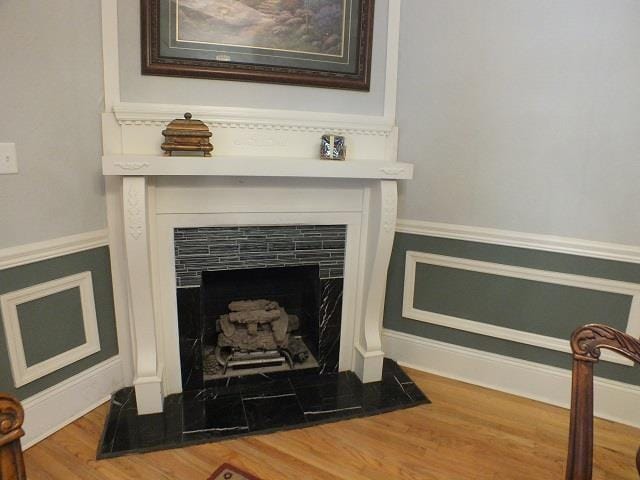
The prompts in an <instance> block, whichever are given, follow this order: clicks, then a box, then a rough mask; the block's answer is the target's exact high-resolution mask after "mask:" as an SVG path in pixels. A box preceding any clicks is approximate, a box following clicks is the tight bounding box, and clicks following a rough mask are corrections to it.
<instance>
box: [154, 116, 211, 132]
mask: <svg viewBox="0 0 640 480" xmlns="http://www.w3.org/2000/svg"><path fill="white" fill-rule="evenodd" d="M162 134H163V135H164V136H165V137H169V136H182V135H186V136H190V137H207V138H208V137H211V135H212V134H211V132H210V131H209V127H207V125H206V124H205V123H204V122H203V121H202V120H192V119H191V114H190V113H188V112H187V113H185V114H184V120H183V119H182V118H177V119H175V120H173V121H172V122H171V123H170V124H169V125H167V128H166V130H163V131H162Z"/></svg>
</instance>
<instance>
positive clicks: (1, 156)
mask: <svg viewBox="0 0 640 480" xmlns="http://www.w3.org/2000/svg"><path fill="white" fill-rule="evenodd" d="M8 173H18V156H17V154H16V144H15V143H0V175H6V174H8Z"/></svg>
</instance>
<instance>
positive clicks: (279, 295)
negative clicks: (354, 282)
mask: <svg viewBox="0 0 640 480" xmlns="http://www.w3.org/2000/svg"><path fill="white" fill-rule="evenodd" d="M318 272H319V265H317V264H316V265H305V266H293V267H275V268H257V269H241V270H235V269H230V270H225V271H205V272H202V273H201V279H202V280H201V281H202V286H201V287H194V288H177V289H176V298H177V305H178V333H179V339H180V366H181V374H182V389H183V390H185V391H187V390H197V389H201V388H205V387H207V386H209V385H210V383H211V381H210V380H209V381H205V378H204V375H203V347H204V345H213V344H215V336H216V333H215V331H214V328H215V323H214V322H213V321H212V319H213V318H217V317H218V316H219V315H220V314H222V313H226V306H227V305H228V303H229V302H230V301H233V300H241V299H245V298H262V297H264V298H269V299H271V300H277V301H279V302H280V304H281V305H283V306H284V307H285V308H286V309H287V312H289V313H293V314H297V315H298V317H299V318H300V319H301V332H298V333H302V334H303V337H304V339H305V343H307V346H308V347H310V348H311V351H312V352H313V354H314V355H315V357H316V359H317V360H318V364H319V367H318V369H317V371H318V372H319V373H323V374H324V373H335V372H337V371H338V362H339V358H340V326H341V322H342V295H343V290H344V280H343V279H342V278H325V279H322V278H319V274H318Z"/></svg>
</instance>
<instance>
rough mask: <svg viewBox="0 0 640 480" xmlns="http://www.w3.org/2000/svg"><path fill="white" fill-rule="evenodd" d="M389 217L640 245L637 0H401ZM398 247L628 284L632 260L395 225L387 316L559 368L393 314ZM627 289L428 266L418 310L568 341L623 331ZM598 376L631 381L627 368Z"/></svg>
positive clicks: (551, 359) (541, 351)
mask: <svg viewBox="0 0 640 480" xmlns="http://www.w3.org/2000/svg"><path fill="white" fill-rule="evenodd" d="M401 22H402V26H401V31H400V35H401V40H400V43H401V45H400V67H399V89H398V123H399V127H400V148H399V158H400V160H401V161H405V162H411V163H414V164H415V165H416V177H415V179H414V180H412V181H409V182H406V184H404V185H403V186H402V190H401V194H400V212H399V217H400V218H405V219H411V220H423V221H431V222H443V223H451V224H459V225H464V226H480V227H490V228H497V229H505V230H514V231H519V232H528V233H539V234H552V235H559V236H567V237H577V238H581V239H585V240H596V241H607V242H617V243H623V244H631V245H640V208H638V205H640V188H639V185H640V161H639V160H640V88H638V85H640V55H639V54H638V52H639V51H640V29H638V25H639V23H640V2H637V1H635V0H617V1H609V0H563V1H556V0H520V1H513V0H483V1H477V0H455V1H443V0H420V1H418V0H405V1H404V2H403V11H402V20H401ZM407 250H414V251H418V252H427V253H435V254H440V255H446V256H450V257H454V258H468V259H475V260H481V261H488V262H495V263H500V264H506V265H515V266H522V267H528V268H536V269H541V270H550V271H556V272H565V273H573V274H579V275H584V276H588V277H601V278H608V279H614V280H622V281H626V282H633V283H640V265H637V264H629V263H622V262H613V261H605V260H596V259H590V258H586V257H578V256H572V255H563V254H557V253H550V252H542V251H535V250H527V249H518V248H511V247H505V246H498V245H486V244H479V243H472V242H463V241H458V240H452V239H446V238H432V237H427V236H419V235H407V234H399V235H397V237H396V242H395V246H394V251H393V256H392V260H391V266H390V270H389V278H388V292H387V299H386V300H387V303H386V310H385V322H384V325H385V327H386V328H389V329H392V330H397V331H400V332H405V333H409V334H413V335H417V336H421V337H425V338H432V339H436V340H440V341H443V342H447V343H451V344H456V345H461V346H465V347H469V348H474V349H477V350H481V351H487V352H493V353H497V354H502V355H506V356H510V357H514V358H519V359H525V360H530V361H534V362H539V363H542V364H547V365H554V366H559V367H563V368H567V369H569V368H570V367H571V360H570V356H569V355H568V354H565V353H561V352H557V351H553V350H549V349H545V348H539V347H534V346H530V345H524V344H521V343H516V342H510V341H505V340H500V339H496V338H492V337H490V336H483V335H478V334H474V333H469V332H465V331H461V330H455V329H450V328H445V327H441V326H436V325H432V324H428V323H424V322H420V321H416V320H411V319H407V318H403V317H402V291H403V283H404V269H405V263H404V262H405V256H406V252H407ZM629 303H630V297H628V296H623V295H615V294H602V293H598V292H594V291H592V290H588V289H578V288H568V287H562V286H557V285H550V284H548V283H539V282H530V281H525V280H522V279H518V278H507V277H500V276H495V275H485V274H474V273H470V272H464V271H462V270H456V269H451V268H441V267H419V268H418V269H417V277H416V290H415V302H414V305H415V306H416V307H419V308H421V309H423V310H425V311H432V312H436V313H442V314H446V315H449V316H454V317H457V318H463V319H468V320H474V321H476V322H481V323H485V324H487V325H498V326H503V327H507V328H512V329H515V330H519V331H523V332H532V333H538V334H542V335H545V336H550V337H553V338H558V339H564V340H568V338H569V336H570V334H571V332H572V330H573V329H574V328H575V327H577V326H578V325H582V324H584V323H588V322H599V323H608V324H611V325H613V326H615V327H618V328H620V329H624V328H625V326H626V322H627V317H628V313H629ZM597 374H598V375H601V376H604V377H608V378H612V379H616V380H620V381H624V382H629V383H635V384H640V376H638V370H637V369H632V368H628V367H624V366H619V365H613V364H610V363H606V362H602V363H601V364H600V365H599V366H598V369H597Z"/></svg>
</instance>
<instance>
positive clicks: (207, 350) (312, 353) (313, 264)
mask: <svg viewBox="0 0 640 480" xmlns="http://www.w3.org/2000/svg"><path fill="white" fill-rule="evenodd" d="M345 242H346V226H344V225H282V226H231V227H230V226H225V227H199V228H180V229H175V230H174V252H175V271H176V297H177V308H178V327H179V336H180V362H181V378H182V388H183V390H193V389H199V388H203V387H206V386H208V385H211V384H212V383H215V381H216V380H220V379H224V378H230V377H234V376H243V375H251V374H264V373H268V374H271V375H273V374H275V373H278V374H281V375H290V374H295V373H297V372H300V371H303V370H307V371H308V370H313V371H316V372H318V373H320V374H325V373H335V372H337V371H338V366H339V346H340V329H341V319H342V295H343V286H344V280H343V277H344V255H345ZM238 302H242V303H240V304H239V303H238ZM238 319H240V321H239V320H238ZM247 319H248V320H249V321H248V322H247V321H245V320H247ZM284 323H286V326H285V325H284Z"/></svg>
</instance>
